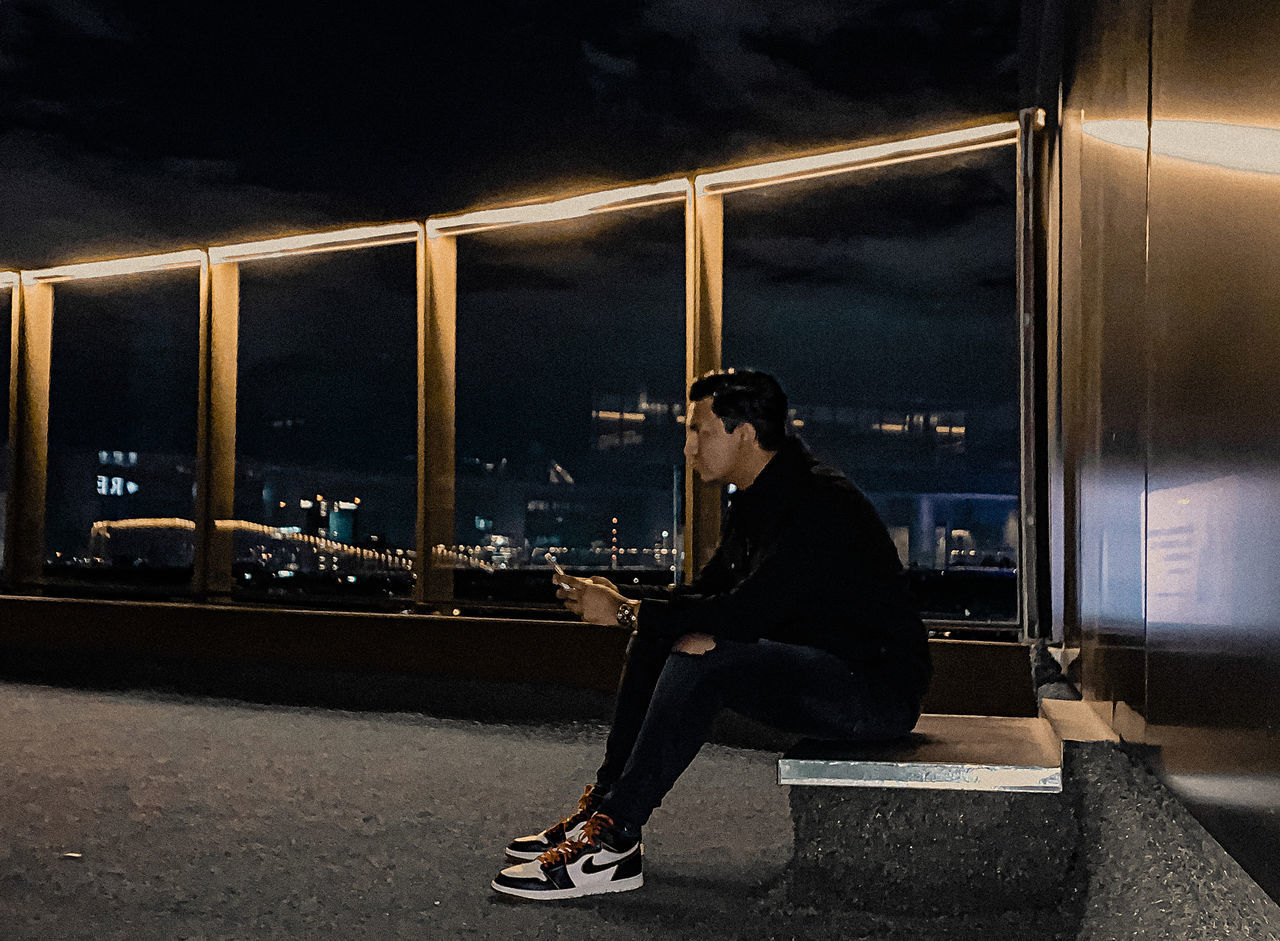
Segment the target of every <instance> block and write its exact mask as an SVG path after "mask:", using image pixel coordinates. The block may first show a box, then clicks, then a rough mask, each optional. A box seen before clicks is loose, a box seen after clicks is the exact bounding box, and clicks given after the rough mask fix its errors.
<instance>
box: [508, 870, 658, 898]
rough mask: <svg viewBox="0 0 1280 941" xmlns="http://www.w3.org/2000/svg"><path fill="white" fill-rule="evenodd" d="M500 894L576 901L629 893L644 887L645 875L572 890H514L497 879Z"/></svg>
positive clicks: (575, 887) (576, 887)
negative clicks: (617, 893)
mask: <svg viewBox="0 0 1280 941" xmlns="http://www.w3.org/2000/svg"><path fill="white" fill-rule="evenodd" d="M490 885H491V886H493V888H494V889H496V890H497V891H499V892H505V893H506V894H507V895H515V896H518V897H519V898H522V899H576V898H579V897H581V896H583V895H600V894H602V893H605V892H627V891H630V890H631V889H638V888H640V887H641V886H642V885H644V873H641V874H640V875H638V876H628V877H627V878H626V879H614V880H612V881H610V882H597V883H594V884H591V885H584V886H574V887H573V888H571V889H514V888H512V887H511V886H506V885H498V881H497V880H496V879H495V880H494V881H493V882H491V883H490Z"/></svg>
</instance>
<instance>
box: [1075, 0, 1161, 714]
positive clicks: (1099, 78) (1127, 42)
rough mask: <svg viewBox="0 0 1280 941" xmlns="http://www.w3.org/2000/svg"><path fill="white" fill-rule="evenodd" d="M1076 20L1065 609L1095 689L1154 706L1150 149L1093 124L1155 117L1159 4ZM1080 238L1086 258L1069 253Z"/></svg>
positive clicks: (1097, 10) (1084, 13) (1108, 8)
mask: <svg viewBox="0 0 1280 941" xmlns="http://www.w3.org/2000/svg"><path fill="white" fill-rule="evenodd" d="M1072 19H1073V23H1072V26H1073V29H1074V48H1075V60H1074V70H1073V71H1074V74H1073V75H1072V77H1071V81H1070V85H1069V87H1068V88H1067V89H1066V92H1065V103H1064V107H1065V111H1066V113H1067V115H1068V117H1069V118H1070V120H1068V121H1064V124H1065V126H1066V133H1071V134H1074V135H1078V137H1077V138H1076V140H1075V141H1072V142H1069V143H1071V144H1074V152H1073V154H1072V156H1073V162H1074V164H1075V167H1073V169H1075V168H1078V174H1077V175H1074V176H1073V175H1072V174H1070V173H1067V172H1065V170H1064V176H1063V181H1064V184H1063V185H1064V187H1065V186H1076V187H1078V190H1077V192H1075V193H1073V194H1071V198H1070V199H1068V198H1067V197H1065V196H1064V204H1070V205H1072V206H1073V207H1078V213H1077V215H1076V219H1075V220H1074V221H1075V223H1076V225H1078V230H1077V231H1076V232H1075V233H1069V232H1067V231H1065V230H1064V234H1063V245H1064V260H1063V279H1064V281H1066V280H1072V281H1073V282H1074V283H1073V286H1072V287H1073V290H1072V292H1071V294H1070V298H1071V300H1072V301H1074V302H1075V304H1076V307H1075V309H1067V308H1065V307H1064V310H1063V313H1062V318H1063V339H1062V347H1063V349H1062V358H1063V364H1062V375H1063V392H1062V395H1063V439H1064V441H1063V463H1064V488H1068V489H1070V490H1071V491H1072V493H1071V497H1070V498H1069V499H1068V500H1067V504H1066V512H1067V513H1069V514H1071V515H1072V517H1073V519H1072V528H1073V529H1074V532H1075V536H1076V555H1075V559H1074V563H1075V571H1074V573H1073V574H1074V578H1069V579H1067V583H1068V586H1069V589H1070V587H1073V588H1074V592H1073V594H1074V597H1073V598H1071V600H1070V602H1069V603H1068V604H1067V607H1066V612H1067V616H1068V617H1071V616H1072V615H1074V617H1075V618H1078V622H1079V624H1080V645H1081V656H1080V663H1081V673H1082V685H1083V687H1084V689H1083V692H1084V694H1085V696H1086V697H1087V698H1090V699H1096V700H1102V701H1110V702H1115V701H1124V702H1127V703H1129V704H1130V705H1131V706H1132V707H1133V708H1134V709H1136V710H1137V711H1139V712H1142V711H1143V710H1144V708H1145V705H1144V689H1145V676H1144V662H1143V656H1142V650H1143V646H1144V643H1145V637H1144V626H1143V620H1142V603H1143V596H1144V578H1145V572H1144V567H1143V566H1144V552H1143V540H1142V512H1143V510H1142V507H1143V493H1144V489H1145V479H1144V451H1145V428H1146V393H1147V362H1146V357H1145V356H1144V353H1143V350H1144V346H1145V344H1144V342H1143V338H1144V336H1145V334H1146V329H1147V323H1146V322H1147V316H1146V296H1145V263H1146V259H1145V242H1146V155H1145V152H1143V151H1141V150H1134V149H1132V148H1128V147H1122V146H1118V145H1116V144H1113V143H1111V142H1110V141H1108V140H1105V139H1102V138H1100V137H1099V136H1098V135H1097V134H1096V133H1094V127H1095V126H1096V125H1097V123H1098V122H1116V121H1124V122H1137V123H1139V124H1141V123H1143V122H1145V120H1146V111H1147V75H1148V55H1147V53H1148V36H1149V23H1148V11H1147V7H1146V5H1145V4H1103V3H1098V4H1089V5H1080V6H1079V7H1074V8H1073V9H1072ZM1065 225H1066V220H1065V219H1064V226H1065ZM1072 235H1074V236H1075V238H1074V239H1073V238H1072V237H1071V236H1072ZM1068 245H1073V246H1074V247H1075V250H1076V251H1078V256H1076V257H1074V258H1070V259H1069V258H1068V257H1066V256H1067V246H1068ZM1072 608H1074V611H1072V610H1071V609H1072Z"/></svg>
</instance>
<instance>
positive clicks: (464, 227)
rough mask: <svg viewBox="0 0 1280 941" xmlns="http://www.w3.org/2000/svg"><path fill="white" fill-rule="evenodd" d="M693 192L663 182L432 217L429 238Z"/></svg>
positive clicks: (683, 182)
mask: <svg viewBox="0 0 1280 941" xmlns="http://www.w3.org/2000/svg"><path fill="white" fill-rule="evenodd" d="M690 191H691V187H690V183H689V181H688V180H687V179H684V178H681V179H678V180H663V181H662V182H660V183H641V184H638V185H636V186H623V187H620V188H618V189H611V190H602V191H600V192H597V193H586V194H584V195H582V196H569V197H567V198H565V199H555V200H551V201H549V202H543V203H528V204H526V205H523V206H504V207H502V208H500V209H477V210H475V211H474V212H464V213H459V214H458V215H453V216H433V217H432V218H430V219H428V220H427V236H428V237H429V238H439V237H440V236H442V235H465V234H467V233H470V232H484V231H487V230H489V229H505V228H508V227H510V226H516V225H528V224H530V223H534V222H562V221H564V220H566V219H578V218H581V217H582V216H589V215H595V214H598V213H603V212H619V211H621V210H624V209H639V208H641V207H644V206H657V205H660V204H663V203H674V202H680V201H682V200H684V199H687V198H688V196H689V193H690Z"/></svg>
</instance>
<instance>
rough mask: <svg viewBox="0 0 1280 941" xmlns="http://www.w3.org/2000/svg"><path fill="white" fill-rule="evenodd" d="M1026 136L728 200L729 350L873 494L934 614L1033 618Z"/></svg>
mask: <svg viewBox="0 0 1280 941" xmlns="http://www.w3.org/2000/svg"><path fill="white" fill-rule="evenodd" d="M1015 185H1016V179H1015V174H1014V149H1013V148H1012V147H1005V148H999V149H996V150H988V151H982V152H979V153H973V154H965V155H960V156H955V157H946V158H937V159H932V160H926V161H919V162H916V163H909V164H903V165H899V166H895V167H885V168H881V169H878V170H870V171H863V172H860V173H856V174H851V175H849V176H845V177H835V178H832V179H830V180H826V181H819V182H814V183H810V184H795V185H790V186H779V187H772V188H768V189H761V190H754V191H745V192H742V193H737V194H732V195H730V196H727V197H726V198H725V286H724V298H725V300H724V311H725V313H724V346H723V358H724V363H725V365H727V366H754V367H756V368H760V369H765V370H767V371H770V372H773V373H775V374H776V375H778V377H779V378H780V379H781V380H782V383H783V387H784V388H785V389H786V390H787V392H788V395H789V397H790V400H791V404H792V407H793V410H794V414H793V415H792V416H791V418H792V425H793V429H794V431H795V432H796V433H798V434H799V435H800V436H801V438H802V439H803V440H804V441H806V442H807V443H808V444H809V446H810V447H811V448H812V449H813V450H814V451H815V452H816V453H817V454H818V455H819V456H820V457H822V458H824V459H825V460H827V461H828V462H830V463H832V464H834V465H835V466H837V467H840V468H841V469H843V470H844V471H845V472H846V473H847V474H848V475H849V476H850V478H851V479H852V480H853V481H854V482H855V483H857V484H858V485H859V486H860V487H861V488H862V489H863V490H864V491H865V492H866V493H867V494H868V496H869V497H870V498H871V499H872V501H873V502H874V503H875V504H876V506H877V508H878V509H879V511H880V514H881V516H882V518H883V519H884V521H885V523H886V524H887V525H888V526H889V529H890V532H891V534H892V535H893V537H894V540H895V542H896V543H897V544H898V547H899V553H900V555H901V557H902V561H903V563H904V564H905V565H908V566H909V567H910V570H911V571H910V576H911V580H912V583H913V586H914V587H915V589H916V591H917V595H918V598H919V601H920V604H921V607H922V609H923V610H924V611H925V612H926V613H927V615H929V616H933V617H942V618H959V619H973V620H989V619H994V620H1014V619H1016V617H1017V590H1016V586H1017V581H1016V571H1015V564H1016V560H1017V558H1018V532H1019V529H1018V521H1019V517H1018V479H1019V478H1018V467H1019V457H1018V416H1019V404H1018V369H1019V365H1018V345H1017V344H1018V334H1017V319H1016V291H1015V278H1016V269H1015V255H1014V251H1015V210H1016V190H1015Z"/></svg>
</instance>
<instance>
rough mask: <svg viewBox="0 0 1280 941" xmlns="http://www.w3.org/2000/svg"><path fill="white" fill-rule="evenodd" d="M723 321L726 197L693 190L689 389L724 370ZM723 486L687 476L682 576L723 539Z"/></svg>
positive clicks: (689, 205)
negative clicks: (721, 527)
mask: <svg viewBox="0 0 1280 941" xmlns="http://www.w3.org/2000/svg"><path fill="white" fill-rule="evenodd" d="M723 322H724V199H723V197H720V196H707V195H703V194H699V193H698V192H697V188H696V186H694V187H693V188H692V189H691V192H690V194H689V196H688V199H687V201H686V203H685V388H686V389H688V387H689V386H690V385H691V384H692V383H693V381H694V380H695V379H697V378H698V377H699V376H701V375H702V374H703V373H706V372H709V371H711V370H713V369H719V368H720V351H721V345H720V344H721V332H722V329H723ZM720 494H721V491H720V487H719V486H718V485H716V484H708V483H704V482H703V481H701V480H699V479H698V478H697V476H696V475H695V474H694V472H693V468H692V467H690V466H689V465H688V464H687V463H686V465H685V473H684V576H685V580H686V581H688V580H689V579H690V578H692V577H693V575H694V573H695V572H697V571H698V569H700V568H701V567H702V566H703V565H704V564H706V562H707V560H708V559H710V558H711V554H712V552H714V551H715V547H716V544H717V543H718V542H719V539H720Z"/></svg>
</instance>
